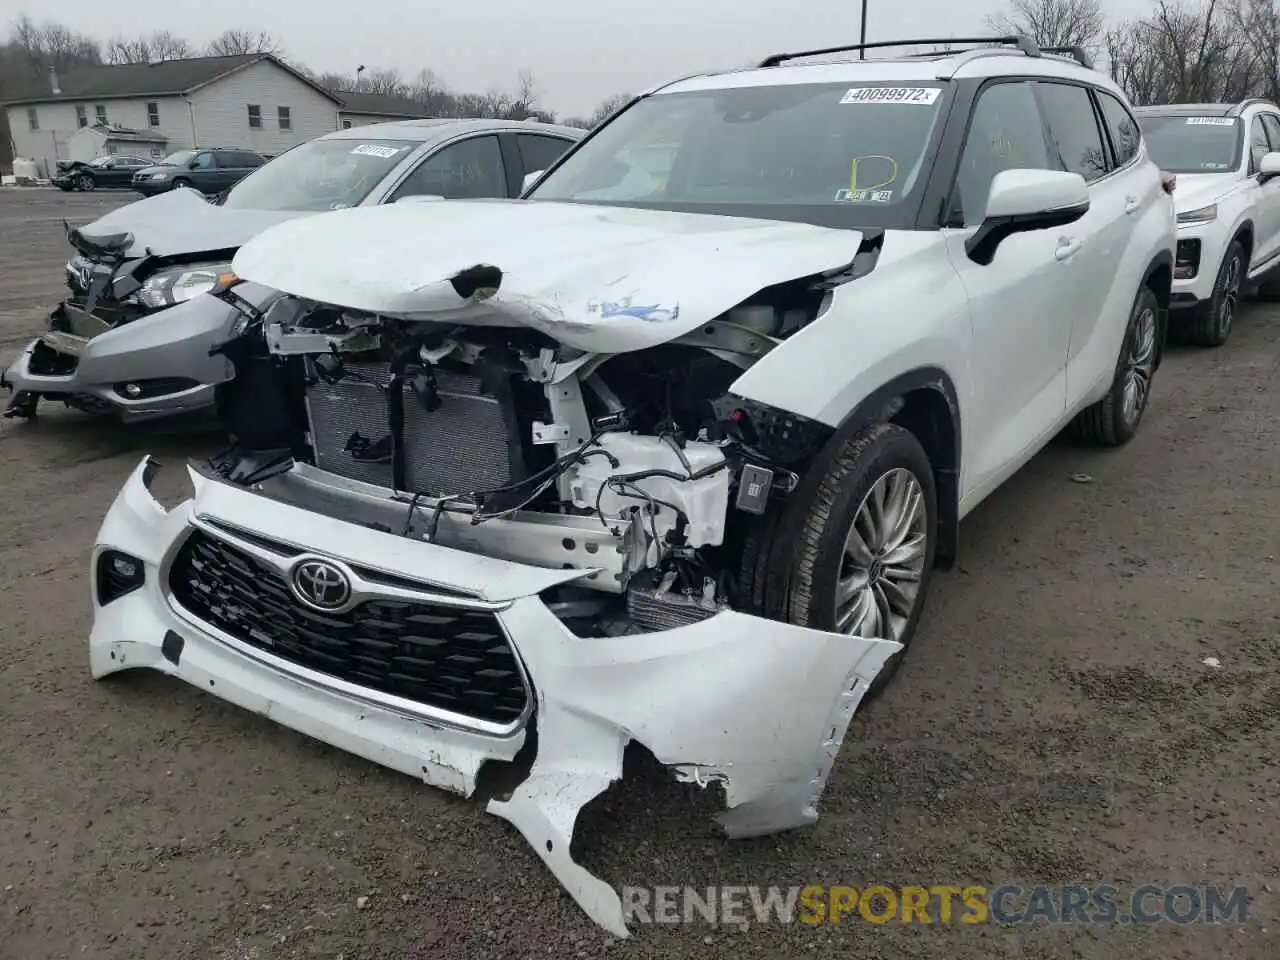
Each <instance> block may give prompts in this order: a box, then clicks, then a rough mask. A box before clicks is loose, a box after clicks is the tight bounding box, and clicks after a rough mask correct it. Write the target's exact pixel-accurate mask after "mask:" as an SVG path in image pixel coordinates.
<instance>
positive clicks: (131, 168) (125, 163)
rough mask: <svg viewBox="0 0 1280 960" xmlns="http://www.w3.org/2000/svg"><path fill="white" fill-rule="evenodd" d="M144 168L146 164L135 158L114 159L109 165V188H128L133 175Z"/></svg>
mask: <svg viewBox="0 0 1280 960" xmlns="http://www.w3.org/2000/svg"><path fill="white" fill-rule="evenodd" d="M144 166H147V164H146V162H145V161H142V160H139V159H138V158H137V157H116V158H115V160H113V161H112V163H111V186H113V187H127V186H129V184H131V183H132V182H133V175H134V174H135V173H137V172H138V171H139V170H141V169H142V168H143V167H144Z"/></svg>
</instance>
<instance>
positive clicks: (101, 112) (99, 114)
mask: <svg viewBox="0 0 1280 960" xmlns="http://www.w3.org/2000/svg"><path fill="white" fill-rule="evenodd" d="M93 115H94V120H95V122H97V123H99V124H101V125H102V126H104V127H105V126H106V125H107V108H106V107H105V106H103V105H102V104H101V103H99V104H96V105H95V106H94V108H93Z"/></svg>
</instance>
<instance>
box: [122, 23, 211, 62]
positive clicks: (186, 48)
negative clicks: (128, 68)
mask: <svg viewBox="0 0 1280 960" xmlns="http://www.w3.org/2000/svg"><path fill="white" fill-rule="evenodd" d="M103 55H104V58H105V59H106V61H107V63H158V62H160V61H162V60H182V59H183V58H185V57H189V56H191V45H190V44H189V43H187V41H186V40H184V39H183V38H182V37H177V36H174V35H173V34H172V33H170V32H169V31H168V30H159V31H157V32H155V33H153V34H150V35H149V36H143V37H134V38H132V39H128V38H125V37H114V38H112V39H111V40H109V41H107V45H106V48H105V50H104V51H103Z"/></svg>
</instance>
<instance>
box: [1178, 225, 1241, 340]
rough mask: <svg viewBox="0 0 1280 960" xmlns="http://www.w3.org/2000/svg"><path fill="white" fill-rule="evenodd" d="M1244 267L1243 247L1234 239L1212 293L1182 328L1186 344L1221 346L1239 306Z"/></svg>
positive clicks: (1223, 260)
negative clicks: (1184, 327) (1183, 328)
mask: <svg viewBox="0 0 1280 960" xmlns="http://www.w3.org/2000/svg"><path fill="white" fill-rule="evenodd" d="M1246 269H1247V264H1246V263H1245V255H1244V246H1243V245H1242V244H1241V243H1240V241H1239V240H1233V241H1231V246H1229V247H1227V252H1226V255H1225V256H1223V258H1222V264H1221V266H1220V267H1219V268H1218V278H1217V280H1216V281H1215V282H1214V285H1213V294H1212V296H1210V298H1209V299H1208V300H1206V301H1205V302H1203V303H1199V304H1197V305H1196V307H1195V309H1194V310H1192V311H1191V315H1190V317H1189V319H1190V321H1191V322H1190V323H1189V324H1188V326H1187V328H1186V330H1185V331H1184V338H1185V340H1186V342H1187V343H1189V344H1192V345H1193V346H1197V347H1220V346H1222V345H1223V344H1224V343H1226V342H1227V337H1229V336H1230V335H1231V327H1232V325H1233V324H1234V323H1235V318H1236V314H1237V313H1238V312H1239V309H1240V289H1241V287H1242V286H1243V283H1244V275H1245V270H1246Z"/></svg>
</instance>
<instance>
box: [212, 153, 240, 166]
mask: <svg viewBox="0 0 1280 960" xmlns="http://www.w3.org/2000/svg"><path fill="white" fill-rule="evenodd" d="M213 160H214V163H215V164H216V165H217V167H218V169H220V170H227V169H232V168H235V167H238V166H240V154H238V153H232V152H231V151H230V150H219V151H218V152H217V153H215V154H214V155H213Z"/></svg>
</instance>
